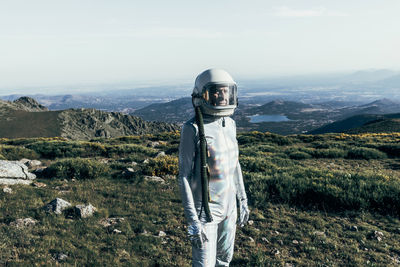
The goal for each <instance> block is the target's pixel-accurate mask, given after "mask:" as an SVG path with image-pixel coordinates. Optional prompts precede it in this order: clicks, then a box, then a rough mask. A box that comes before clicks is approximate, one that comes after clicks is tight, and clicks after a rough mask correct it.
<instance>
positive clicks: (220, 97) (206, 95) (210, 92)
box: [203, 84, 236, 107]
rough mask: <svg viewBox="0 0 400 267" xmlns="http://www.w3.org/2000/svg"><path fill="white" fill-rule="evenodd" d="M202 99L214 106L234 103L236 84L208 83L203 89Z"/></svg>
mask: <svg viewBox="0 0 400 267" xmlns="http://www.w3.org/2000/svg"><path fill="white" fill-rule="evenodd" d="M203 99H204V100H205V101H206V102H207V103H208V104H209V105H210V106H214V107H223V106H231V105H236V85H234V84H210V85H206V86H205V88H204V90H203Z"/></svg>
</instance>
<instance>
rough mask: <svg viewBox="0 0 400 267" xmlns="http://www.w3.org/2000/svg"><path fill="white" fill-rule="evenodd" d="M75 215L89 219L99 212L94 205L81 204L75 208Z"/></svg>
mask: <svg viewBox="0 0 400 267" xmlns="http://www.w3.org/2000/svg"><path fill="white" fill-rule="evenodd" d="M74 211H75V214H76V215H77V216H78V217H80V218H88V217H91V216H92V215H93V213H95V212H96V211H97V208H96V207H94V206H93V205H92V204H90V203H89V204H87V205H85V204H80V205H76V206H75V207H74Z"/></svg>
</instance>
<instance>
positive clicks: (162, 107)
mask: <svg viewBox="0 0 400 267" xmlns="http://www.w3.org/2000/svg"><path fill="white" fill-rule="evenodd" d="M130 114H131V115H134V116H139V117H141V118H143V119H145V120H149V121H164V122H169V123H183V122H185V121H187V120H189V119H190V118H192V117H193V116H194V110H193V105H192V98H191V97H184V98H180V99H177V100H173V101H170V102H167V103H157V104H151V105H149V106H147V107H144V108H141V109H138V110H136V111H134V112H132V113H130Z"/></svg>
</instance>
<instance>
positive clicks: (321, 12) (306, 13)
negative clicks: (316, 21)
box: [275, 6, 347, 17]
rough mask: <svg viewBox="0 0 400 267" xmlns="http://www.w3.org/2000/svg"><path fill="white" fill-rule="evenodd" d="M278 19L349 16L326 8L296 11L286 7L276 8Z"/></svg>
mask: <svg viewBox="0 0 400 267" xmlns="http://www.w3.org/2000/svg"><path fill="white" fill-rule="evenodd" d="M275 16H277V17H323V16H324V17H345V16H347V14H344V13H338V12H331V11H329V10H327V9H326V8H325V7H315V8H310V9H294V8H290V7H286V6H282V7H277V8H275Z"/></svg>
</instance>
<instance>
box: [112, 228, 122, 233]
mask: <svg viewBox="0 0 400 267" xmlns="http://www.w3.org/2000/svg"><path fill="white" fill-rule="evenodd" d="M113 233H114V234H120V233H122V231H120V230H118V229H114V230H113Z"/></svg>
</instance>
